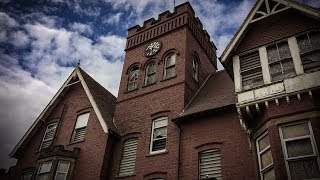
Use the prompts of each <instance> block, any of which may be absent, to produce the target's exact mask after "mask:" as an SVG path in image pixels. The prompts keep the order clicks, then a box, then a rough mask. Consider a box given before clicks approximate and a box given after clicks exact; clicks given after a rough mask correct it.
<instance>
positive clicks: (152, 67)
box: [147, 62, 156, 74]
mask: <svg viewBox="0 0 320 180" xmlns="http://www.w3.org/2000/svg"><path fill="white" fill-rule="evenodd" d="M155 71H156V65H155V63H154V62H152V63H150V64H149V65H148V66H147V74H152V73H154V72H155Z"/></svg>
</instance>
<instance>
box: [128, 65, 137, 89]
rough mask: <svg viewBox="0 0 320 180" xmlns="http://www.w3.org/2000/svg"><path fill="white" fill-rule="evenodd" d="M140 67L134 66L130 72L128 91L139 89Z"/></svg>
mask: <svg viewBox="0 0 320 180" xmlns="http://www.w3.org/2000/svg"><path fill="white" fill-rule="evenodd" d="M138 73H139V67H138V66H134V67H132V68H131V69H130V71H129V80H128V91H131V90H134V89H137V88H138V86H137V80H138Z"/></svg>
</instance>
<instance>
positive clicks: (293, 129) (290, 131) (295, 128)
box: [281, 123, 310, 139]
mask: <svg viewBox="0 0 320 180" xmlns="http://www.w3.org/2000/svg"><path fill="white" fill-rule="evenodd" d="M281 129H282V134H283V138H284V139H288V138H294V137H300V136H305V135H310V131H309V126H308V123H303V124H296V125H291V126H284V127H282V128H281Z"/></svg>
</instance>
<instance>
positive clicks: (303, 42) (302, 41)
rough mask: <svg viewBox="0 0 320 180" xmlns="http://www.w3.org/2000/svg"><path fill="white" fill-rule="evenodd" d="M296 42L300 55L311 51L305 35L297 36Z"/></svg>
mask: <svg viewBox="0 0 320 180" xmlns="http://www.w3.org/2000/svg"><path fill="white" fill-rule="evenodd" d="M297 41H298V46H299V49H300V53H306V52H309V51H311V45H310V43H309V40H308V36H307V34H304V35H302V36H299V37H298V38H297Z"/></svg>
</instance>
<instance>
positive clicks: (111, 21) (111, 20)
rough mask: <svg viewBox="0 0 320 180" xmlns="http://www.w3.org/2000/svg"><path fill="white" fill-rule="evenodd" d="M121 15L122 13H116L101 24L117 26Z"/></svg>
mask: <svg viewBox="0 0 320 180" xmlns="http://www.w3.org/2000/svg"><path fill="white" fill-rule="evenodd" d="M122 15H123V13H121V12H120V13H117V14H114V15H109V16H108V18H106V19H105V20H104V21H103V23H107V24H118V23H119V21H120V17H121V16H122Z"/></svg>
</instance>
